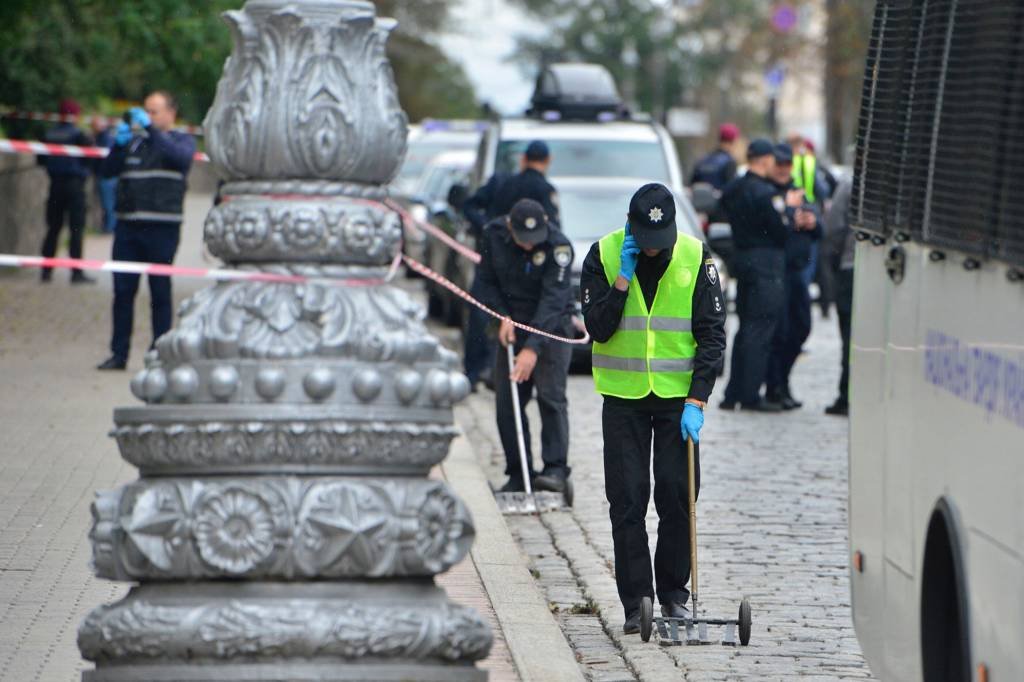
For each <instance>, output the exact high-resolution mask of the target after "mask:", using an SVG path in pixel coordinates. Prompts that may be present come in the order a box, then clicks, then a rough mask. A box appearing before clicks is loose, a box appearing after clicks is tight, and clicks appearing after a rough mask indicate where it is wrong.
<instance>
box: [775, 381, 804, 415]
mask: <svg viewBox="0 0 1024 682" xmlns="http://www.w3.org/2000/svg"><path fill="white" fill-rule="evenodd" d="M779 396H780V398H781V400H780V401H779V402H780V404H781V405H782V409H784V410H796V409H799V408H801V407H803V406H804V404H803V403H802V402H800V401H799V400H797V399H796V398H794V397H793V394H792V393H790V392H789V386H783V387H782V390H781V391H779Z"/></svg>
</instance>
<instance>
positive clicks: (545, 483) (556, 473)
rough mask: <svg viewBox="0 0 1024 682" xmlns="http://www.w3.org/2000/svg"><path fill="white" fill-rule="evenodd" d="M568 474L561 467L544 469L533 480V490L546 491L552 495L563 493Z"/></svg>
mask: <svg viewBox="0 0 1024 682" xmlns="http://www.w3.org/2000/svg"><path fill="white" fill-rule="evenodd" d="M568 478H569V472H568V471H566V470H565V469H564V468H562V467H558V468H554V467H544V471H542V472H541V473H540V475H539V476H537V477H536V478H534V479H533V488H534V490H547V491H549V492H553V493H564V492H565V485H566V481H567V480H568Z"/></svg>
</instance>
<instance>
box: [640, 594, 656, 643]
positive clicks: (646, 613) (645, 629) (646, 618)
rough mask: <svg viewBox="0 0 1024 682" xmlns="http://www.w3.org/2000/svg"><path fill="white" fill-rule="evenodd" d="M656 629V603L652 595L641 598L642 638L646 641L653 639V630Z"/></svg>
mask: <svg viewBox="0 0 1024 682" xmlns="http://www.w3.org/2000/svg"><path fill="white" fill-rule="evenodd" d="M653 629H654V604H653V603H652V602H651V598H650V597H644V598H643V599H641V600H640V639H642V640H644V641H645V642H649V641H651V631H652V630H653Z"/></svg>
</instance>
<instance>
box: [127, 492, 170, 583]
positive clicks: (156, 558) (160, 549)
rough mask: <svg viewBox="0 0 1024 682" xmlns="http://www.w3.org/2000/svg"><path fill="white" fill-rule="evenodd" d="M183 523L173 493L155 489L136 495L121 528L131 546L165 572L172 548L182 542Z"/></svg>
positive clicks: (168, 568)
mask: <svg viewBox="0 0 1024 682" xmlns="http://www.w3.org/2000/svg"><path fill="white" fill-rule="evenodd" d="M184 521H185V519H184V512H183V510H182V507H181V500H180V499H179V498H178V495H177V493H176V492H175V491H173V490H168V489H164V488H159V487H158V488H152V489H150V490H147V491H146V492H144V493H143V494H142V495H140V496H139V498H138V500H136V502H135V506H134V508H133V509H132V511H131V514H130V515H129V516H128V517H127V518H125V519H124V520H123V522H122V526H123V527H124V529H125V532H126V534H127V535H128V537H129V538H130V539H131V541H132V544H134V545H135V547H136V548H137V549H138V550H139V552H141V553H142V555H143V556H144V557H146V559H147V560H148V561H149V562H150V563H151V564H153V566H155V567H156V568H158V569H161V570H164V571H168V570H170V569H171V566H172V555H173V553H174V548H176V547H177V546H178V545H180V544H181V542H182V541H183V539H182V536H183V535H184V533H185V527H186V524H185V522H184Z"/></svg>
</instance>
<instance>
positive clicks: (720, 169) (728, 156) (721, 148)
mask: <svg viewBox="0 0 1024 682" xmlns="http://www.w3.org/2000/svg"><path fill="white" fill-rule="evenodd" d="M739 136H740V129H739V128H737V127H736V126H735V125H734V124H732V123H723V124H722V125H720V126H718V149H716V150H715V151H713V152H711V153H710V154H708V155H707V156H705V157H704V158H702V159H701V160H700V161H698V162H697V165H696V166H694V168H693V175H692V176H691V177H690V185H691V186H692V185H695V184H697V183H698V182H705V183H707V184H709V185H711V186H712V187H714V188H715V189H717V190H719V191H721V190H723V189H725V186H726V185H728V184H729V183H730V182H732V179H733V178H735V177H736V160H735V159H734V158H733V157H732V150H733V146H734V145H735V144H736V140H737V139H739Z"/></svg>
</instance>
